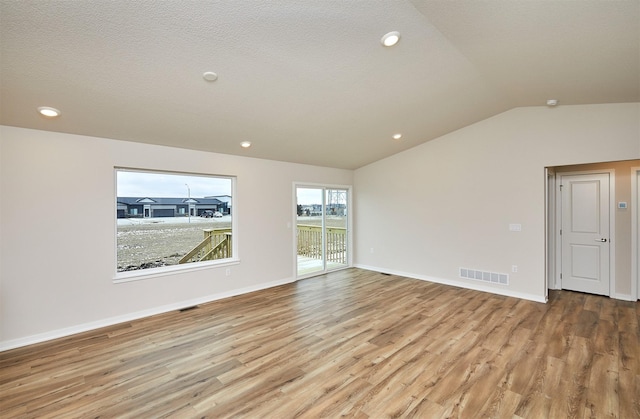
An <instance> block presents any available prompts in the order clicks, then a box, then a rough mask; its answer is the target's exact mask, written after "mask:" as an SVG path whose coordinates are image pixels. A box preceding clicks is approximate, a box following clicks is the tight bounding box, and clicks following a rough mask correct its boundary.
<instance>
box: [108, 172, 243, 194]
mask: <svg viewBox="0 0 640 419" xmlns="http://www.w3.org/2000/svg"><path fill="white" fill-rule="evenodd" d="M117 173H118V176H117V177H118V196H129V197H156V198H180V197H185V198H186V197H188V196H189V189H190V192H191V197H193V198H204V197H205V196H217V195H231V180H230V179H225V178H214V177H208V176H193V175H179V174H170V173H149V172H129V171H122V170H120V171H118V172H117ZM187 185H189V187H188V188H187Z"/></svg>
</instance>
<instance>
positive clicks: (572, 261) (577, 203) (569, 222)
mask: <svg viewBox="0 0 640 419" xmlns="http://www.w3.org/2000/svg"><path fill="white" fill-rule="evenodd" d="M560 185H561V196H562V200H561V205H562V210H561V217H562V220H561V227H560V228H561V236H560V237H561V252H562V254H561V275H560V278H561V284H562V288H563V289H568V290H573V291H581V292H588V293H591V294H600V295H609V276H610V269H609V268H610V266H609V264H610V234H609V229H610V227H609V226H610V224H609V222H610V220H609V217H610V214H609V208H610V196H609V173H594V174H573V175H563V176H561V181H560Z"/></svg>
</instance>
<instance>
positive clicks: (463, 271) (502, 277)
mask: <svg viewBox="0 0 640 419" xmlns="http://www.w3.org/2000/svg"><path fill="white" fill-rule="evenodd" d="M460 278H465V279H474V280H476V281H482V282H490V283H493V284H500V285H509V275H508V274H501V273H498V272H488V271H480V270H477V269H469V268H460Z"/></svg>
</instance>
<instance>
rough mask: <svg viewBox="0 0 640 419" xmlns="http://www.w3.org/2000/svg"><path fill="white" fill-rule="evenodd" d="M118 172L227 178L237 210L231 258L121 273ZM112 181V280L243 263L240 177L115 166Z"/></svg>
mask: <svg viewBox="0 0 640 419" xmlns="http://www.w3.org/2000/svg"><path fill="white" fill-rule="evenodd" d="M119 171H129V172H139V173H144V172H146V173H155V174H169V175H186V176H202V177H212V178H216V177H217V178H225V179H230V180H231V201H230V203H231V205H232V206H233V207H234V211H233V212H232V216H231V237H232V239H231V245H232V250H231V254H232V257H230V258H227V259H220V260H213V261H206V262H193V263H186V264H183V265H171V266H162V267H158V268H147V269H138V270H133V271H124V272H118V271H117V269H118V240H117V235H118V221H117V219H118V205H117V199H118V196H117V195H118V172H119ZM113 181H114V191H115V194H114V195H115V196H114V205H113V211H114V212H113V231H114V235H113V237H114V271H115V274H114V276H113V278H112V280H113V282H114V283H126V282H131V281H138V280H144V279H151V278H156V277H163V276H167V275H178V274H183V273H188V272H196V271H201V270H206V269H219V268H223V267H227V266H232V265H238V264H239V263H240V257H239V253H238V249H239V246H238V239H237V238H238V215H237V214H238V212H237V203H236V202H237V199H236V196H237V191H236V185H237V177H236V176H234V175H220V174H212V173H193V172H177V171H170V170H159V169H142V168H135V167H120V166H116V167H114V170H113Z"/></svg>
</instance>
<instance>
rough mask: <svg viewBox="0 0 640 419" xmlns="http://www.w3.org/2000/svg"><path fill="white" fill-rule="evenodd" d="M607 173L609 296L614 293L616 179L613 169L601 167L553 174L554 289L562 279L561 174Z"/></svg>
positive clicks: (560, 287)
mask: <svg viewBox="0 0 640 419" xmlns="http://www.w3.org/2000/svg"><path fill="white" fill-rule="evenodd" d="M605 173H606V174H608V175H609V297H612V296H614V295H615V289H616V288H615V284H616V281H615V272H616V263H615V262H616V261H615V256H616V249H615V245H616V239H615V233H616V220H615V218H616V216H615V214H616V204H615V203H616V199H615V194H616V179H615V170H614V169H601V170H583V171H575V172H557V171H556V174H555V182H554V183H555V185H554V188H555V220H554V223H553V224H554V225H555V233H554V236H553V237H554V243H553V248H554V249H555V263H554V264H553V265H554V266H553V270H554V275H553V276H554V281H553V283H554V289H562V280H561V279H560V272H561V271H562V237H561V236H560V226H561V225H562V195H561V192H560V184H561V183H562V176H577V175H595V174H605Z"/></svg>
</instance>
